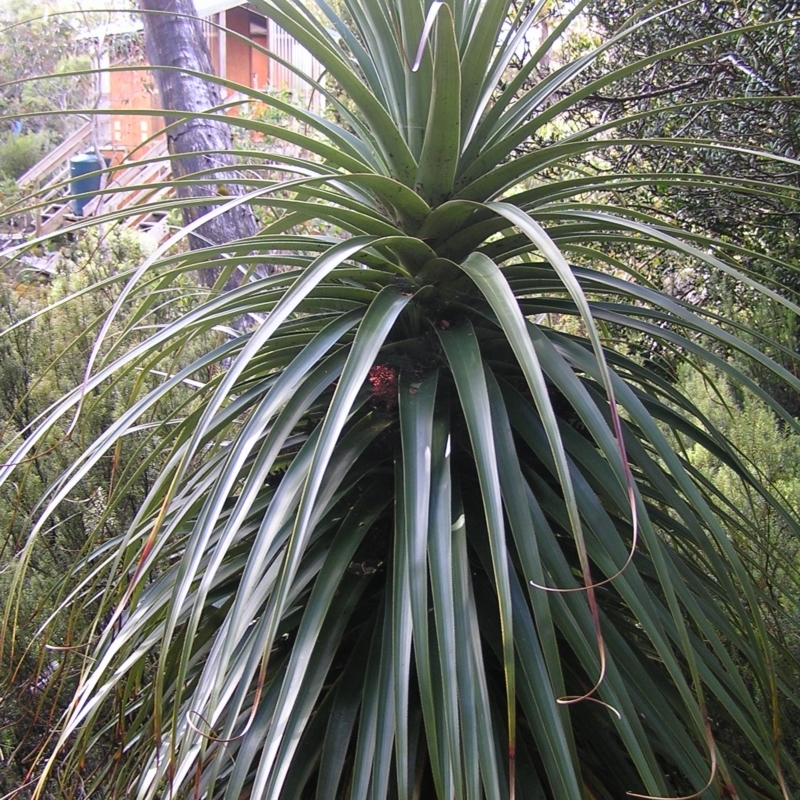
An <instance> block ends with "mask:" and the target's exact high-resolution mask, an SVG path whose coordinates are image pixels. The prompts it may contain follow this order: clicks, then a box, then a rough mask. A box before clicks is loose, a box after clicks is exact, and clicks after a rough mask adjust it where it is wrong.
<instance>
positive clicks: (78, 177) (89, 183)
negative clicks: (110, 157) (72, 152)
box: [69, 153, 105, 217]
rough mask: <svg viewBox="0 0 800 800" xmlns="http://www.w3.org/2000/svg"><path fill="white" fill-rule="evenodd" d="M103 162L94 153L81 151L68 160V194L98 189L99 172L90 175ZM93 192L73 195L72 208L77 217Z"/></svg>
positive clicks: (92, 195)
mask: <svg viewBox="0 0 800 800" xmlns="http://www.w3.org/2000/svg"><path fill="white" fill-rule="evenodd" d="M104 166H105V164H104V163H103V161H102V160H101V159H100V158H98V157H97V156H96V155H95V154H94V153H83V154H82V155H79V156H74V157H73V158H71V159H70V160H69V177H70V184H69V188H70V194H73V195H76V194H85V193H86V192H95V193H96V192H97V191H98V190H99V189H100V177H101V176H100V174H99V173H98V174H97V175H91V174H89V173H92V172H97V171H98V170H100V169H103V167H104ZM92 197H94V194H86V196H85V197H74V198H73V200H72V210H73V211H74V212H75V214H76V215H77V216H79V217H82V216H83V209H84V208H85V207H86V206H87V205H88V203H89V201H90V200H91V199H92Z"/></svg>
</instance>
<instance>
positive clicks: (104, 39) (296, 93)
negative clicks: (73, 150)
mask: <svg viewBox="0 0 800 800" xmlns="http://www.w3.org/2000/svg"><path fill="white" fill-rule="evenodd" d="M195 7H196V9H197V13H198V16H200V17H201V18H203V20H204V26H203V27H204V31H205V34H206V39H207V41H208V44H209V49H210V51H211V60H212V63H213V65H214V71H215V72H216V74H217V75H218V76H219V77H223V78H226V79H227V80H230V81H233V82H235V83H237V84H239V85H241V86H242V87H243V88H251V89H259V90H268V91H270V92H282V93H283V92H285V93H289V94H291V95H292V97H293V98H294V99H295V100H296V102H299V103H302V104H303V105H305V106H306V107H308V108H311V109H313V110H314V111H316V112H318V113H319V112H321V111H322V110H323V108H324V102H325V101H324V97H323V96H322V95H321V94H320V93H319V92H315V91H314V90H313V88H312V87H311V86H309V85H308V83H307V82H305V81H304V80H302V78H300V77H299V76H298V75H296V74H295V73H294V72H293V71H292V70H291V69H289V68H288V67H286V66H285V65H284V64H282V63H280V62H279V61H278V60H275V59H273V58H271V57H270V55H269V53H270V52H271V53H273V54H275V55H277V56H278V57H279V58H280V59H283V60H284V61H286V62H288V63H290V64H292V65H294V66H295V67H297V68H298V69H299V70H301V71H302V72H304V73H306V74H308V75H310V76H311V77H312V78H314V79H315V80H316V79H319V78H320V76H321V75H322V72H323V70H322V65H321V64H320V63H319V62H318V61H316V59H314V58H313V57H312V56H311V54H310V53H309V52H308V51H307V50H306V49H305V48H304V47H303V46H302V45H300V44H299V43H298V42H297V41H296V40H295V39H294V38H293V37H291V36H290V35H289V34H288V33H286V31H284V30H282V29H281V28H280V27H278V25H276V24H275V23H274V22H273V21H272V20H271V19H268V18H266V17H265V16H264V15H263V14H260V13H259V12H258V11H257V10H256V9H255V8H254V7H253V6H251V5H250V4H248V3H242V2H241V0H195ZM94 35H95V36H97V37H99V38H100V39H101V46H100V50H101V52H102V54H103V55H102V59H103V65H104V66H109V67H113V69H111V70H110V71H108V72H104V73H103V76H102V80H101V82H102V86H101V99H100V106H101V108H106V109H108V110H109V111H110V112H111V113H110V114H109V115H108V116H106V117H105V118H104V119H105V120H106V122H105V124H104V127H105V130H104V131H103V135H102V136H101V138H102V139H105V140H106V141H107V142H109V143H110V144H111V146H112V148H113V149H116V150H118V151H120V152H123V153H129V152H131V151H132V150H134V149H135V148H137V147H138V146H139V145H141V144H142V143H143V142H147V141H149V140H150V139H151V138H152V137H153V136H154V135H155V134H156V133H157V132H158V131H159V130H160V129H161V127H162V125H163V123H162V120H161V117H160V115H158V114H154V113H153V112H154V111H155V110H156V109H158V108H159V102H158V92H157V89H156V85H155V81H154V80H153V77H152V75H151V74H150V73H149V72H148V71H147V70H145V69H142V67H144V66H146V57H145V54H144V47H143V44H142V35H141V25H140V23H138V21H136V20H135V18H133V21H131V22H129V23H127V24H116V25H109V26H107V27H106V28H105V29H102V30H98V32H97V33H95V34H94ZM267 51H269V52H267ZM126 66H128V67H131V69H124V67H126ZM222 95H223V100H225V101H231V100H235V99H236V95H234V94H233V93H232V92H231V91H229V90H227V89H223V92H222ZM115 109H118V110H120V111H123V112H124V113H118V114H115V113H113V112H114V110H115ZM137 111H141V113H140V114H137V113H136V112H137ZM232 113H235V108H234V110H233V112H232Z"/></svg>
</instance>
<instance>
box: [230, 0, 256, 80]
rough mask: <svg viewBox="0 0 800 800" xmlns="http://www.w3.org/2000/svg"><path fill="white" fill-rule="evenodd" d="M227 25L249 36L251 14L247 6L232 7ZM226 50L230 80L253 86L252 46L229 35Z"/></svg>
mask: <svg viewBox="0 0 800 800" xmlns="http://www.w3.org/2000/svg"><path fill="white" fill-rule="evenodd" d="M226 25H227V27H228V28H229V29H230V30H232V31H235V32H236V33H239V34H241V35H242V36H244V37H246V38H249V36H250V14H249V13H248V11H247V9H246V8H231V9H229V10H228V12H227V14H226ZM225 51H226V56H227V58H226V77H227V78H228V80H229V81H235V82H236V83H241V84H242V86H250V87H252V85H253V84H252V80H253V76H252V71H253V70H252V62H251V58H250V54H251V53H252V48H251V47H250V45H249V44H248V43H247V42H246V41H244V42H243V41H242V40H241V39H239V38H237V37H236V36H228V41H227V43H226V45H225Z"/></svg>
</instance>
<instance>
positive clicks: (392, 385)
mask: <svg viewBox="0 0 800 800" xmlns="http://www.w3.org/2000/svg"><path fill="white" fill-rule="evenodd" d="M367 380H368V381H369V382H370V385H371V386H372V396H373V398H374V399H375V400H379V401H380V402H382V403H385V404H386V407H387V408H393V407H394V406H396V405H397V370H394V369H392V368H391V367H386V366H383V365H382V364H375V366H373V367H372V369H371V370H370V371H369V375H367Z"/></svg>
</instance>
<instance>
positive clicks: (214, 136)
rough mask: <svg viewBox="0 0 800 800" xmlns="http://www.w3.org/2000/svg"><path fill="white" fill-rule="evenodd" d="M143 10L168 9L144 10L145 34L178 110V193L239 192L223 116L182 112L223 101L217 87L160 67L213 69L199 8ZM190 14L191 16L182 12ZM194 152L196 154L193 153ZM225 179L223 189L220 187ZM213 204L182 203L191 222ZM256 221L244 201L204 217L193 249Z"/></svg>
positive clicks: (142, 2)
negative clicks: (204, 175)
mask: <svg viewBox="0 0 800 800" xmlns="http://www.w3.org/2000/svg"><path fill="white" fill-rule="evenodd" d="M139 7H140V9H141V10H142V11H144V12H151V11H157V12H158V11H161V12H171V13H167V14H151V13H143V14H142V17H143V21H144V39H145V48H146V50H147V58H148V60H149V62H150V65H151V66H152V67H153V72H154V75H155V79H156V85H157V86H158V92H159V95H160V96H161V105H162V107H163V108H164V109H165V110H169V111H175V112H178V113H177V114H175V116H166V115H165V121H166V123H167V124H168V125H170V124H172V123H175V122H177V123H178V124H176V125H175V127H173V128H170V129H169V132H168V134H167V139H168V146H169V152H170V153H171V154H172V155H174V156H178V157H177V158H173V160H172V173H173V176H174V177H175V179H176V180H177V181H178V182H177V183H176V186H177V192H178V196H179V197H216V196H217V195H219V194H225V195H226V196H238V195H242V194H244V190H243V189H242V187H241V186H239V184H238V183H237V181H236V172H235V171H234V170H231V169H224V168H226V167H227V168H230V167H233V166H234V164H235V161H234V158H233V156H231V155H229V151H230V150H231V145H232V139H231V129H230V126H229V125H227V124H226V123H224V122H219V121H217V120H210V119H203V118H187V117H186V116H185V115H184V114H183V113H181V112H191V113H195V112H202V111H207V110H208V109H210V108H215V107H217V106H219V105H220V103H221V102H222V100H221V96H220V92H219V87H218V86H217V85H216V84H214V83H211V82H209V81H206V80H203V79H202V78H199V77H197V76H195V75H189V74H187V73H186V72H183V71H180V72H178V71H176V70H174V69H169V70H163V69H158V67H159V66H166V67H173V68H177V69H178V70H196V71H198V72H202V73H207V74H212V73H213V68H212V65H211V55H210V53H209V50H208V44H207V43H206V39H205V36H204V35H203V30H202V28H201V26H200V22H199V20H198V19H197V18H196V17H197V12H196V11H195V7H194V1H193V0H139ZM181 14H186V15H190V16H179V15H181ZM192 154H195V155H192ZM217 168H223V169H220V170H219V171H215V172H213V173H209V177H210V178H212V179H213V180H214V183H209V184H203V185H196V186H190V185H189V186H187V185H182V184H181V183H180V179H181V178H184V177H190V176H191V175H193V174H196V173H200V172H206V171H207V170H216V169H217ZM223 182H224V190H222V186H223ZM215 207H216V205H215V204H210V205H193V206H189V207H186V208H183V209H182V211H183V219H184V223H187V224H188V223H190V222H193V221H194V220H196V219H197V218H198V217H201V216H202V215H203V214H205V213H207V212H208V211H210V210H211V209H213V208H215ZM256 231H257V223H256V219H255V216H254V215H253V211H252V209H251V208H250V206H248V205H240V206H237V207H236V208H234V209H232V210H231V211H227V212H226V213H224V214H222V215H220V216H218V217H215V218H214V219H212V220H209V221H208V222H205V223H203V224H202V225H201V226H200V227H199V228H198V229H197V231H196V232H195V233H194V234H192V235H190V242H189V244H190V246H191V247H192V248H193V249H197V248H200V247H206V246H208V245H220V244H226V243H227V242H232V241H236V240H238V239H243V238H247V237H249V236H253V235H254V234H255V233H256ZM202 272H203V281H204V282H205V283H206V285H211V284H213V283H214V281H215V280H216V277H217V271H216V270H213V269H207V270H203V271H202ZM238 283H239V281H238V280H236V278H235V276H234V277H233V278H232V279H231V280H229V281H228V284H227V285H226V287H227V288H230V287H232V286H236V285H238Z"/></svg>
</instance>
